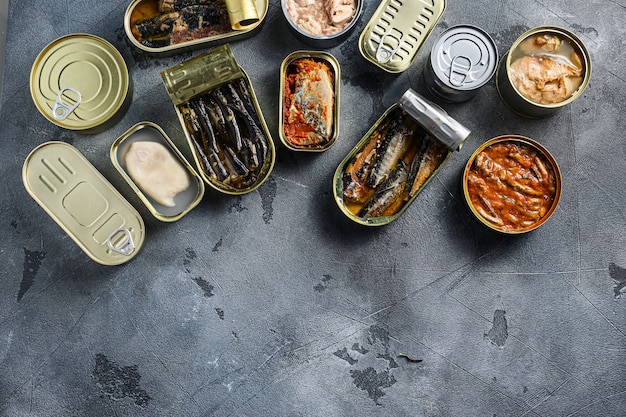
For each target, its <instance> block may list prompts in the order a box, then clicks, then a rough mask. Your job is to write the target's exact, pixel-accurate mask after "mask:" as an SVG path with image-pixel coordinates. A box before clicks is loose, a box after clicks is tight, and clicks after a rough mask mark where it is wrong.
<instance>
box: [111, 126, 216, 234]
mask: <svg viewBox="0 0 626 417" xmlns="http://www.w3.org/2000/svg"><path fill="white" fill-rule="evenodd" d="M146 145H147V146H150V148H146ZM155 145H156V147H157V148H156V151H158V153H157V152H155V151H153V150H154V149H155ZM137 146H139V148H137ZM133 147H135V149H133ZM130 152H134V154H133V155H137V157H136V158H133V159H131V158H130V156H129V155H130V154H129V153H130ZM110 156H111V161H112V162H113V165H114V166H115V168H116V169H117V170H118V172H119V173H120V174H121V175H122V177H123V178H124V179H125V180H126V182H127V183H128V185H129V186H130V187H131V188H132V190H133V191H134V192H135V194H137V196H138V197H139V199H140V200H141V201H142V202H143V203H144V204H145V206H146V207H147V208H148V210H149V211H150V213H152V215H153V216H154V217H155V218H157V219H158V220H161V221H163V222H174V221H176V220H178V219H180V218H181V217H183V216H184V215H185V214H187V213H188V212H189V211H191V209H193V208H194V207H195V206H197V205H198V203H199V202H200V201H201V200H202V197H203V196H204V182H203V181H202V178H200V176H199V175H198V174H197V173H196V171H195V170H194V169H193V168H192V167H191V165H189V163H188V162H187V160H186V159H185V157H184V156H183V155H182V154H181V153H180V151H179V150H178V149H177V148H176V146H175V145H174V143H172V141H171V140H170V138H169V137H168V136H167V134H166V133H165V132H164V131H163V129H161V127H159V126H158V125H156V124H155V123H152V122H139V123H137V124H135V125H134V126H133V127H131V128H130V129H128V130H127V131H126V132H124V134H122V135H121V136H120V137H119V138H117V140H116V141H115V142H113V144H112V145H111V151H110ZM133 161H141V163H137V162H135V166H134V167H133V166H132V164H133ZM129 163H130V164H131V166H130V167H129V165H128V164H129ZM168 167H169V168H170V169H171V170H172V171H173V172H164V171H161V170H162V169H164V168H168ZM137 175H145V176H146V179H141V178H137ZM133 177H135V178H137V180H135V179H134V178H133ZM146 180H147V182H146ZM151 181H152V182H151ZM155 188H158V190H157V191H159V192H161V195H160V196H159V197H155V196H154V195H153V194H154V193H155Z"/></svg>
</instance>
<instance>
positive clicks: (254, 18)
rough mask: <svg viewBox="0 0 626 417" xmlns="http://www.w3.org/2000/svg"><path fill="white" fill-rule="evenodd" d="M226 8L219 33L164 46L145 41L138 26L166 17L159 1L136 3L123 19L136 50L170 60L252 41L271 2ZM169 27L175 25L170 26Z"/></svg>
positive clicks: (255, 0)
mask: <svg viewBox="0 0 626 417" xmlns="http://www.w3.org/2000/svg"><path fill="white" fill-rule="evenodd" d="M165 3H174V2H173V1H169V2H165ZM182 3H185V2H182ZM224 6H225V9H226V13H227V16H225V17H224V19H223V20H224V21H223V22H222V23H221V24H220V28H219V29H217V30H213V31H209V30H207V32H206V33H203V34H202V35H203V36H202V37H199V38H197V39H191V38H190V39H188V40H184V41H182V42H179V43H169V41H164V42H166V44H163V43H159V42H153V41H150V40H144V39H142V36H141V35H140V33H139V30H138V26H137V24H138V22H139V24H140V25H142V24H143V23H142V22H145V21H146V20H147V19H158V17H157V16H163V15H164V14H163V13H162V12H160V11H159V0H133V1H132V2H131V3H130V4H129V5H128V8H127V9H126V13H125V15H124V31H125V32H126V36H127V37H128V39H129V40H130V42H131V43H132V44H133V45H134V46H135V47H137V48H138V49H140V50H142V51H144V52H147V53H150V54H154V55H156V56H169V55H173V54H179V53H182V52H188V51H191V50H195V49H199V48H206V47H211V46H217V45H220V44H223V43H226V42H234V41H238V40H242V39H246V38H249V37H251V36H253V35H254V34H256V33H257V32H258V31H260V30H261V28H262V26H263V23H264V22H265V17H266V15H267V11H268V8H269V0H225V1H224ZM192 7H193V6H192ZM201 7H207V6H201ZM162 19H163V18H162ZM161 23H162V22H161V21H159V23H158V24H157V23H156V22H155V24H156V25H159V24H161ZM170 25H172V24H171V23H170ZM148 26H149V25H148ZM160 36H161V37H162V36H163V35H160Z"/></svg>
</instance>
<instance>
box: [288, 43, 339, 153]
mask: <svg viewBox="0 0 626 417" xmlns="http://www.w3.org/2000/svg"><path fill="white" fill-rule="evenodd" d="M340 82H341V74H340V70H339V62H337V59H336V58H335V57H334V56H332V55H331V54H329V53H326V52H316V51H296V52H293V53H291V54H289V55H288V56H287V57H286V58H285V59H284V60H283V63H282V65H281V67H280V88H279V90H280V97H279V100H280V104H279V106H278V135H279V137H280V140H281V142H282V143H283V145H285V146H286V147H287V148H288V149H291V150H292V151H305V152H323V151H325V150H327V149H329V148H330V147H331V146H332V145H333V144H334V143H335V141H336V140H337V137H338V135H339V90H340Z"/></svg>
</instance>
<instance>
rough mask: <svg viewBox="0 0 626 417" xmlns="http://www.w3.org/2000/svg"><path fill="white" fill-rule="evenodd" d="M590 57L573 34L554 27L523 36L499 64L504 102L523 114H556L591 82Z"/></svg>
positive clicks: (534, 116)
mask: <svg viewBox="0 0 626 417" xmlns="http://www.w3.org/2000/svg"><path fill="white" fill-rule="evenodd" d="M590 77H591V59H590V57H589V52H588V51H587V49H586V48H585V46H584V45H583V43H582V42H581V41H580V39H578V37H576V35H574V34H573V33H571V32H569V31H567V30H565V29H562V28H558V27H554V26H543V27H537V28H534V29H531V30H529V31H527V32H526V33H524V34H523V35H521V36H520V37H519V38H518V39H517V40H516V41H515V42H514V43H513V45H512V46H511V49H510V50H509V51H508V53H507V54H506V55H505V56H504V58H503V59H502V60H501V61H500V64H499V65H498V70H497V75H496V86H497V88H498V93H499V94H500V97H501V98H502V101H503V102H504V103H505V104H506V105H507V106H508V107H509V108H510V109H511V110H512V111H514V112H516V113H518V114H519V115H521V116H525V117H530V118H537V117H546V116H550V115H553V114H554V113H556V112H558V111H559V110H561V109H562V108H563V107H564V106H566V105H568V104H569V103H571V102H572V101H574V100H576V99H577V98H578V97H580V96H581V95H582V93H583V91H584V90H585V88H586V87H587V85H588V84H589V79H590Z"/></svg>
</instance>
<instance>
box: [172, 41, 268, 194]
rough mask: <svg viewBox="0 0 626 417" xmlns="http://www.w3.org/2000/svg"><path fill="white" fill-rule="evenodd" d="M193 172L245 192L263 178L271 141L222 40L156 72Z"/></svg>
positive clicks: (228, 190)
mask: <svg viewBox="0 0 626 417" xmlns="http://www.w3.org/2000/svg"><path fill="white" fill-rule="evenodd" d="M161 77H162V79H163V83H164V84H165V88H166V89H167V92H168V94H169V96H170V99H171V100H172V103H173V104H174V109H175V110H176V114H177V115H178V119H179V121H180V124H181V126H182V127H183V131H184V132H185V136H186V138H187V142H188V144H189V147H190V148H191V152H192V154H193V157H194V160H195V162H196V166H197V168H198V172H199V174H200V176H201V177H202V179H203V180H204V181H205V182H206V183H207V184H208V185H209V186H210V187H212V188H214V189H215V190H217V191H220V192H222V193H225V194H234V195H239V194H245V193H249V192H251V191H253V190H255V189H257V188H258V187H259V186H260V185H261V184H262V183H263V182H265V180H266V179H267V178H268V177H269V175H270V173H271V172H272V169H273V168H274V162H275V159H276V151H275V148H274V142H273V141H272V136H271V135H270V132H269V129H268V128H267V125H266V123H265V119H264V118H263V113H262V112H261V108H260V107H259V103H258V101H257V98H256V95H255V93H254V90H253V88H252V84H251V83H250V79H249V78H248V75H247V74H246V73H245V71H244V70H243V69H242V68H241V67H240V66H239V65H238V64H237V61H236V60H235V57H234V55H233V53H232V50H231V49H230V46H229V45H228V44H226V45H221V46H218V47H216V48H214V49H212V50H210V51H207V52H205V53H204V54H201V55H199V56H197V57H195V58H192V59H190V60H188V61H185V62H183V63H181V64H178V65H176V66H174V67H172V68H169V69H166V70H164V71H162V72H161Z"/></svg>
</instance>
